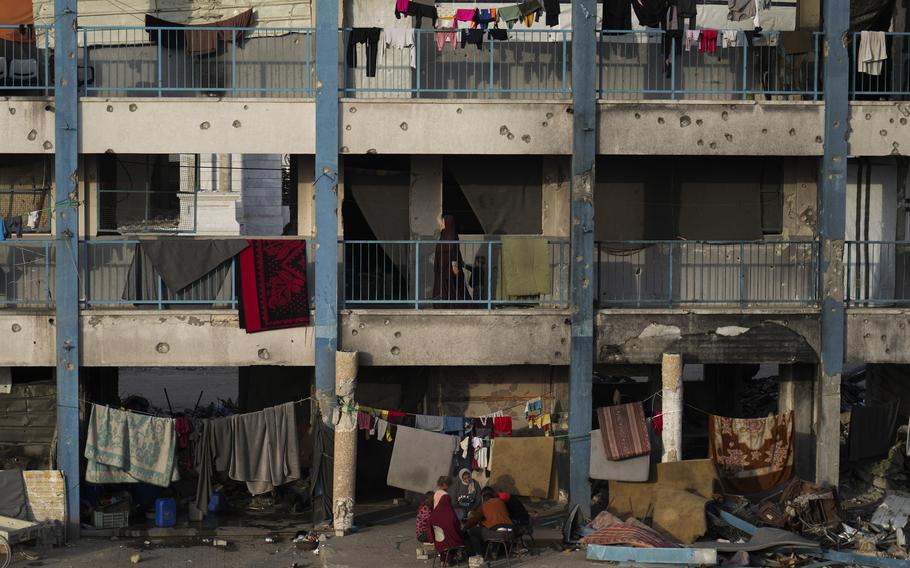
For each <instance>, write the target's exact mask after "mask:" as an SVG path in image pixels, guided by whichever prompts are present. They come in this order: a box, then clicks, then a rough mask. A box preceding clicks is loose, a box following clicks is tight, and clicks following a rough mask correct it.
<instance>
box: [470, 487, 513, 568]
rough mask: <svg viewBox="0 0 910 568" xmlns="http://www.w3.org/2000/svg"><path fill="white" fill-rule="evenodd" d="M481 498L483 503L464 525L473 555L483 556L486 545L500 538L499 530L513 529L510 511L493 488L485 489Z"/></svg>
mask: <svg viewBox="0 0 910 568" xmlns="http://www.w3.org/2000/svg"><path fill="white" fill-rule="evenodd" d="M480 498H481V499H482V501H483V503H481V505H480V506H479V507H477V508H476V509H474V512H473V513H471V515H470V516H469V517H468V520H467V521H466V522H465V524H464V530H465V532H467V533H468V541H469V542H470V545H471V552H472V554H483V547H484V544H486V542H487V541H489V540H492V539H495V538H497V537H498V536H499V534H500V533H499V532H498V530H497V529H505V528H508V529H512V519H511V518H509V509H508V507H506V504H505V502H504V501H503V500H502V499H500V498H499V496H497V495H496V491H494V490H493V488H492V487H485V488H484V490H483V491H481V493H480Z"/></svg>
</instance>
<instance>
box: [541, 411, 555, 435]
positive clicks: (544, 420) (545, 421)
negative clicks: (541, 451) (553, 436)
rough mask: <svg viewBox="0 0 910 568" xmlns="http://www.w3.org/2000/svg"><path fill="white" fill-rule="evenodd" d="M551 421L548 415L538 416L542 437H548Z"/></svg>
mask: <svg viewBox="0 0 910 568" xmlns="http://www.w3.org/2000/svg"><path fill="white" fill-rule="evenodd" d="M551 425H552V421H551V418H550V415H549V414H541V416H540V427H541V428H542V429H543V432H544V436H549V435H550V431H551V429H552V428H551Z"/></svg>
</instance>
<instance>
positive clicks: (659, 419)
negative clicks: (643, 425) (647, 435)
mask: <svg viewBox="0 0 910 568" xmlns="http://www.w3.org/2000/svg"><path fill="white" fill-rule="evenodd" d="M651 428H653V429H654V433H655V434H657V435H658V436H659V435H660V434H661V433H662V432H663V431H664V415H663V413H660V414H656V415H654V416H653V417H651Z"/></svg>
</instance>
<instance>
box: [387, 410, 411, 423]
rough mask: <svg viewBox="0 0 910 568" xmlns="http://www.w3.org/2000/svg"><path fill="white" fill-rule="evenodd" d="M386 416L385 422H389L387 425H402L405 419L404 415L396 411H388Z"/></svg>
mask: <svg viewBox="0 0 910 568" xmlns="http://www.w3.org/2000/svg"><path fill="white" fill-rule="evenodd" d="M387 414H388V417H387V420H388V421H389V424H402V423H404V419H405V418H406V417H407V414H406V413H404V412H399V411H397V410H389V411H388V412H387Z"/></svg>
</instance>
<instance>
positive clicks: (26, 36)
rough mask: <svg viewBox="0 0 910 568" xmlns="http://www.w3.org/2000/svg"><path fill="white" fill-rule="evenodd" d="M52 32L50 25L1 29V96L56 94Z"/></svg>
mask: <svg viewBox="0 0 910 568" xmlns="http://www.w3.org/2000/svg"><path fill="white" fill-rule="evenodd" d="M53 29H54V28H53V26H51V25H22V26H11V25H0V92H2V93H3V94H4V95H51V94H53V89H54V74H53V67H54V65H53V59H52V53H51V49H50V41H51V34H52V33H53Z"/></svg>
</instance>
